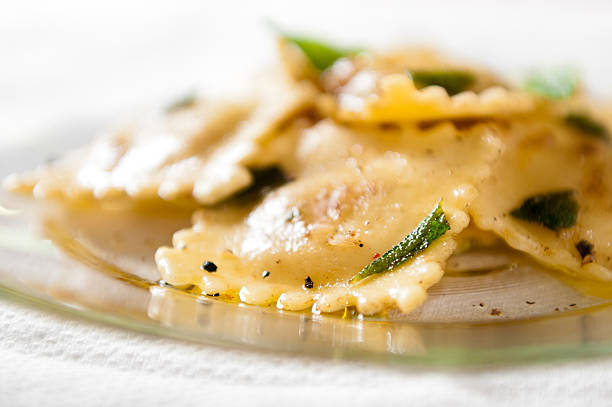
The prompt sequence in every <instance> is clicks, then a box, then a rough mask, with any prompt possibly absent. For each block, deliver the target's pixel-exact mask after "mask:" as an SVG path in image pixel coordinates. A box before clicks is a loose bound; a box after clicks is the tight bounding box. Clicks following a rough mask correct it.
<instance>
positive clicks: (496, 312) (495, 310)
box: [491, 308, 502, 316]
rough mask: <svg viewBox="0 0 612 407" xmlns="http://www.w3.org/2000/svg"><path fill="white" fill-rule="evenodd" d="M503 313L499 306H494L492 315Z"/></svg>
mask: <svg viewBox="0 0 612 407" xmlns="http://www.w3.org/2000/svg"><path fill="white" fill-rule="evenodd" d="M501 313H502V312H501V311H500V310H498V309H497V308H493V309H492V310H491V315H493V316H498V315H501Z"/></svg>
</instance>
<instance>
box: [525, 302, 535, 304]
mask: <svg viewBox="0 0 612 407" xmlns="http://www.w3.org/2000/svg"><path fill="white" fill-rule="evenodd" d="M525 302H526V303H527V304H529V305H533V304H535V301H525Z"/></svg>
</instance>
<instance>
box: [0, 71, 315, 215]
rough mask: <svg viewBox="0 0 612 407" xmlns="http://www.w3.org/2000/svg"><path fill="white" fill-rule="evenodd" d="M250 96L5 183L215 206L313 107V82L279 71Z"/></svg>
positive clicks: (139, 130) (49, 191)
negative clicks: (268, 144) (283, 130)
mask: <svg viewBox="0 0 612 407" xmlns="http://www.w3.org/2000/svg"><path fill="white" fill-rule="evenodd" d="M258 84H259V89H258V92H257V95H256V97H255V100H254V101H253V102H249V101H246V102H240V103H229V102H227V103H224V102H221V101H216V102H210V103H203V102H200V103H195V106H190V107H186V108H182V109H178V110H177V111H172V112H169V113H167V114H165V115H162V116H159V117H154V118H152V119H150V120H147V121H142V122H138V123H135V124H133V125H130V126H126V127H124V128H121V129H119V130H117V131H115V132H112V133H111V134H109V135H107V136H105V137H102V138H101V139H99V140H97V141H95V142H94V143H93V144H92V145H91V146H89V147H85V148H83V149H81V150H78V151H75V152H73V153H71V154H69V155H67V156H66V157H65V158H63V159H61V160H60V161H58V162H57V163H54V164H51V165H50V166H42V167H40V168H38V169H36V170H34V171H32V172H29V173H25V174H21V175H13V176H11V177H9V178H8V179H7V180H6V182H5V185H6V186H7V187H8V188H9V189H11V190H13V191H20V192H26V193H27V192H30V191H32V192H33V194H34V196H36V197H38V198H47V197H54V196H55V197H63V198H68V199H80V198H89V197H95V198H98V199H101V198H105V197H112V196H118V195H128V196H129V197H131V198H135V199H159V198H161V199H164V200H177V199H180V198H193V199H195V200H196V201H197V202H199V203H202V204H213V203H216V202H218V201H221V200H223V199H225V198H227V197H228V196H230V195H232V194H233V193H235V192H237V191H239V190H241V189H244V188H245V187H247V186H248V185H250V184H251V182H252V175H251V173H250V171H249V170H248V168H247V166H246V164H245V161H248V160H249V157H253V156H257V157H260V158H259V160H260V161H261V160H262V157H263V158H265V154H266V152H265V151H263V150H264V149H263V148H262V145H261V144H262V143H264V142H265V141H266V140H267V139H269V138H273V137H274V136H275V135H276V134H277V133H278V130H279V128H280V127H281V126H282V125H283V124H286V122H287V121H290V120H291V119H292V118H293V117H295V116H296V115H298V114H299V113H300V112H303V111H305V110H307V109H309V108H310V107H311V105H312V100H313V95H314V92H315V91H314V89H313V86H312V85H311V84H309V83H306V82H303V83H293V82H291V81H290V80H289V79H288V78H286V77H285V76H283V75H282V73H281V74H279V73H274V74H270V75H269V76H268V77H264V78H263V79H262V80H260V81H258Z"/></svg>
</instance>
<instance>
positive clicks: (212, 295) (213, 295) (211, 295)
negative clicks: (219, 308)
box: [206, 293, 219, 297]
mask: <svg viewBox="0 0 612 407" xmlns="http://www.w3.org/2000/svg"><path fill="white" fill-rule="evenodd" d="M206 295H207V296H209V297H218V296H219V293H214V294H206Z"/></svg>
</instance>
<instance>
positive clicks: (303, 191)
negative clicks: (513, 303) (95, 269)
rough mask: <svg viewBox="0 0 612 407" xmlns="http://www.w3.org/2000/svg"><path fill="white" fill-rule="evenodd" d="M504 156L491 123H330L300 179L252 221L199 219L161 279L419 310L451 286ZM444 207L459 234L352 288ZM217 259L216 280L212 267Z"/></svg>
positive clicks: (262, 295)
mask: <svg viewBox="0 0 612 407" xmlns="http://www.w3.org/2000/svg"><path fill="white" fill-rule="evenodd" d="M330 147H332V148H330ZM502 151H503V145H502V144H501V142H500V141H499V139H498V137H497V136H496V132H495V130H494V129H493V128H492V127H490V126H479V127H477V128H474V129H470V130H467V131H458V130H457V129H456V128H455V127H454V126H453V125H451V124H450V123H446V124H443V125H440V126H437V127H435V128H433V129H431V130H428V131H420V130H418V129H417V128H414V127H407V128H400V129H391V130H380V129H376V128H371V129H367V130H366V129H362V130H356V129H351V128H349V127H344V126H340V125H337V124H334V123H333V122H331V121H330V120H324V121H322V122H319V123H318V124H317V125H315V126H314V127H313V128H311V129H308V130H305V131H304V133H303V134H302V136H301V138H300V140H299V142H298V145H297V148H296V156H295V164H294V170H293V171H294V173H295V174H297V175H298V178H297V179H296V180H295V181H293V182H290V183H288V184H286V185H285V186H283V187H280V188H278V189H276V190H274V191H273V192H271V193H270V194H269V195H267V196H266V197H265V198H264V199H263V201H261V202H260V203H259V204H257V205H256V206H255V207H254V208H253V209H252V210H246V211H245V212H243V213H238V212H236V211H235V210H231V209H228V208H221V209H205V210H201V211H199V212H198V213H197V214H196V215H195V217H194V226H193V228H192V229H188V230H183V231H180V232H177V233H176V234H175V236H174V240H173V244H174V248H160V249H159V250H158V252H157V254H156V260H157V264H158V267H159V270H160V273H161V275H162V278H163V279H164V280H165V281H167V282H169V283H171V284H175V285H183V284H195V285H198V286H199V287H201V289H202V290H203V292H204V293H206V294H208V295H217V294H219V295H220V296H224V297H239V298H240V300H241V301H243V302H245V303H249V304H259V305H268V304H276V306H277V307H278V308H281V309H288V310H301V309H305V308H310V307H311V306H314V310H316V311H320V312H333V311H338V310H341V309H343V308H344V307H347V306H355V307H356V308H357V310H358V311H359V312H362V313H365V314H373V313H376V312H379V311H381V310H383V309H386V308H389V307H397V308H399V309H400V310H401V311H402V312H409V311H411V310H412V309H414V308H415V307H417V306H418V305H420V304H421V303H422V302H423V301H424V300H425V298H426V289H427V288H428V287H430V286H431V285H433V284H435V283H436V282H437V281H438V280H439V279H440V278H441V277H442V274H443V266H444V263H445V261H446V259H447V258H448V257H449V256H450V255H451V254H452V253H453V251H454V250H455V241H454V240H455V239H454V238H455V236H456V235H457V234H458V233H460V232H461V230H463V229H464V228H465V227H466V226H467V225H468V223H469V217H468V215H467V213H466V212H465V210H466V207H467V205H468V204H469V203H470V202H471V201H472V200H473V199H474V198H475V197H476V195H477V185H478V184H479V183H480V182H482V181H483V180H484V179H486V178H487V177H488V176H489V174H490V170H489V167H490V163H491V162H492V161H494V160H495V159H496V158H497V157H499V155H500V154H501V153H502ZM440 198H442V199H443V202H444V204H443V207H444V211H445V212H446V214H447V216H448V219H449V222H450V225H451V230H450V232H449V233H447V234H446V235H444V236H443V237H442V238H440V239H439V240H438V241H436V242H435V243H434V244H433V246H431V247H430V248H428V249H427V250H426V251H424V252H423V253H422V254H420V255H419V256H418V257H416V258H415V259H414V260H412V261H411V262H409V263H405V264H404V265H402V266H400V267H398V268H396V269H394V270H393V271H390V272H388V273H385V274H382V275H378V276H372V277H370V278H368V279H366V280H363V282H361V283H357V284H349V283H348V280H350V279H351V277H353V276H354V275H355V274H356V273H357V272H359V270H361V268H362V267H364V266H365V265H367V264H368V263H370V262H371V261H372V260H373V258H375V257H376V256H377V254H378V255H380V254H382V253H384V252H385V251H387V250H388V249H390V248H391V247H392V246H393V245H395V244H396V243H397V242H399V241H400V240H402V239H403V237H404V236H405V235H407V234H408V233H409V232H410V231H411V230H412V229H413V228H414V227H415V226H416V225H417V224H418V223H419V222H420V221H421V219H423V218H424V216H425V215H427V213H429V211H431V209H432V207H433V206H434V205H435V204H436V202H437V201H438V200H439V199H440ZM205 261H211V262H214V264H215V265H216V266H217V269H216V271H214V272H209V271H206V270H203V269H202V264H203V262H205ZM264 275H267V276H266V277H264ZM307 278H308V279H309V280H310V281H311V282H312V288H310V289H309V288H307V284H305V280H306V279H307Z"/></svg>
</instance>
